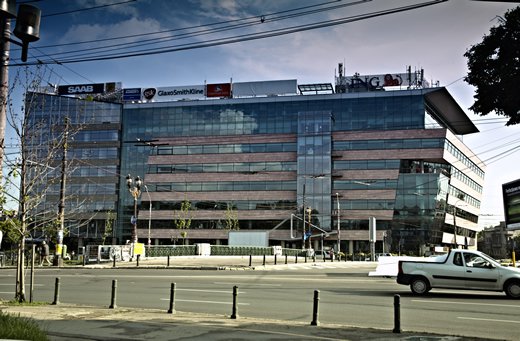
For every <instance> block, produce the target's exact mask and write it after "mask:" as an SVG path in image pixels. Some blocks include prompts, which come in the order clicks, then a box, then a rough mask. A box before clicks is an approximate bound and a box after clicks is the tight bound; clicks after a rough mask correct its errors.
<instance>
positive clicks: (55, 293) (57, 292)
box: [52, 277, 60, 305]
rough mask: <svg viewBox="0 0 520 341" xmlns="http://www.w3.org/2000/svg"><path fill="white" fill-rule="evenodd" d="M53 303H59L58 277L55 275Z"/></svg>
mask: <svg viewBox="0 0 520 341" xmlns="http://www.w3.org/2000/svg"><path fill="white" fill-rule="evenodd" d="M52 304H53V305H58V304H60V278H59V277H56V282H55V284H54V302H52Z"/></svg>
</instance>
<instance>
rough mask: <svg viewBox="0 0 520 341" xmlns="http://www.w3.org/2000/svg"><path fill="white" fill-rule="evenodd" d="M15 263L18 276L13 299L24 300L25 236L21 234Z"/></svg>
mask: <svg viewBox="0 0 520 341" xmlns="http://www.w3.org/2000/svg"><path fill="white" fill-rule="evenodd" d="M16 264H17V267H18V271H17V275H18V278H17V280H16V294H15V300H16V301H18V302H25V301H26V298H25V236H22V239H21V240H20V248H19V249H18V259H17V263H16Z"/></svg>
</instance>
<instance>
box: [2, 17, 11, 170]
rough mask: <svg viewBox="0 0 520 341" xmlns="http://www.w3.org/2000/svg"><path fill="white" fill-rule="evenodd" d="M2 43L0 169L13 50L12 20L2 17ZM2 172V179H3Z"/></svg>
mask: <svg viewBox="0 0 520 341" xmlns="http://www.w3.org/2000/svg"><path fill="white" fill-rule="evenodd" d="M0 29H1V30H2V33H1V34H2V36H1V37H2V41H1V42H0V49H1V51H0V59H1V60H0V169H2V163H3V159H4V148H5V143H4V141H5V126H6V114H7V95H8V89H9V50H10V48H11V44H10V42H9V41H10V39H11V19H9V18H7V17H4V16H2V17H0ZM1 175H2V174H1V172H0V178H1Z"/></svg>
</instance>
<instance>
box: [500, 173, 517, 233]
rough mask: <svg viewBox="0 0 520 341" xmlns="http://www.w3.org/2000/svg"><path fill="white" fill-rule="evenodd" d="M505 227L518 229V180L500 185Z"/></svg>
mask: <svg viewBox="0 0 520 341" xmlns="http://www.w3.org/2000/svg"><path fill="white" fill-rule="evenodd" d="M502 196H503V198H504V215H505V218H506V227H507V228H508V229H511V230H518V229H520V179H519V180H515V181H512V182H508V183H506V184H503V185H502Z"/></svg>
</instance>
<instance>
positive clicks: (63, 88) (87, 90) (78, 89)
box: [58, 83, 105, 95]
mask: <svg viewBox="0 0 520 341" xmlns="http://www.w3.org/2000/svg"><path fill="white" fill-rule="evenodd" d="M103 92H105V83H97V84H75V85H60V86H59V87H58V95H84V94H101V93H103Z"/></svg>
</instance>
